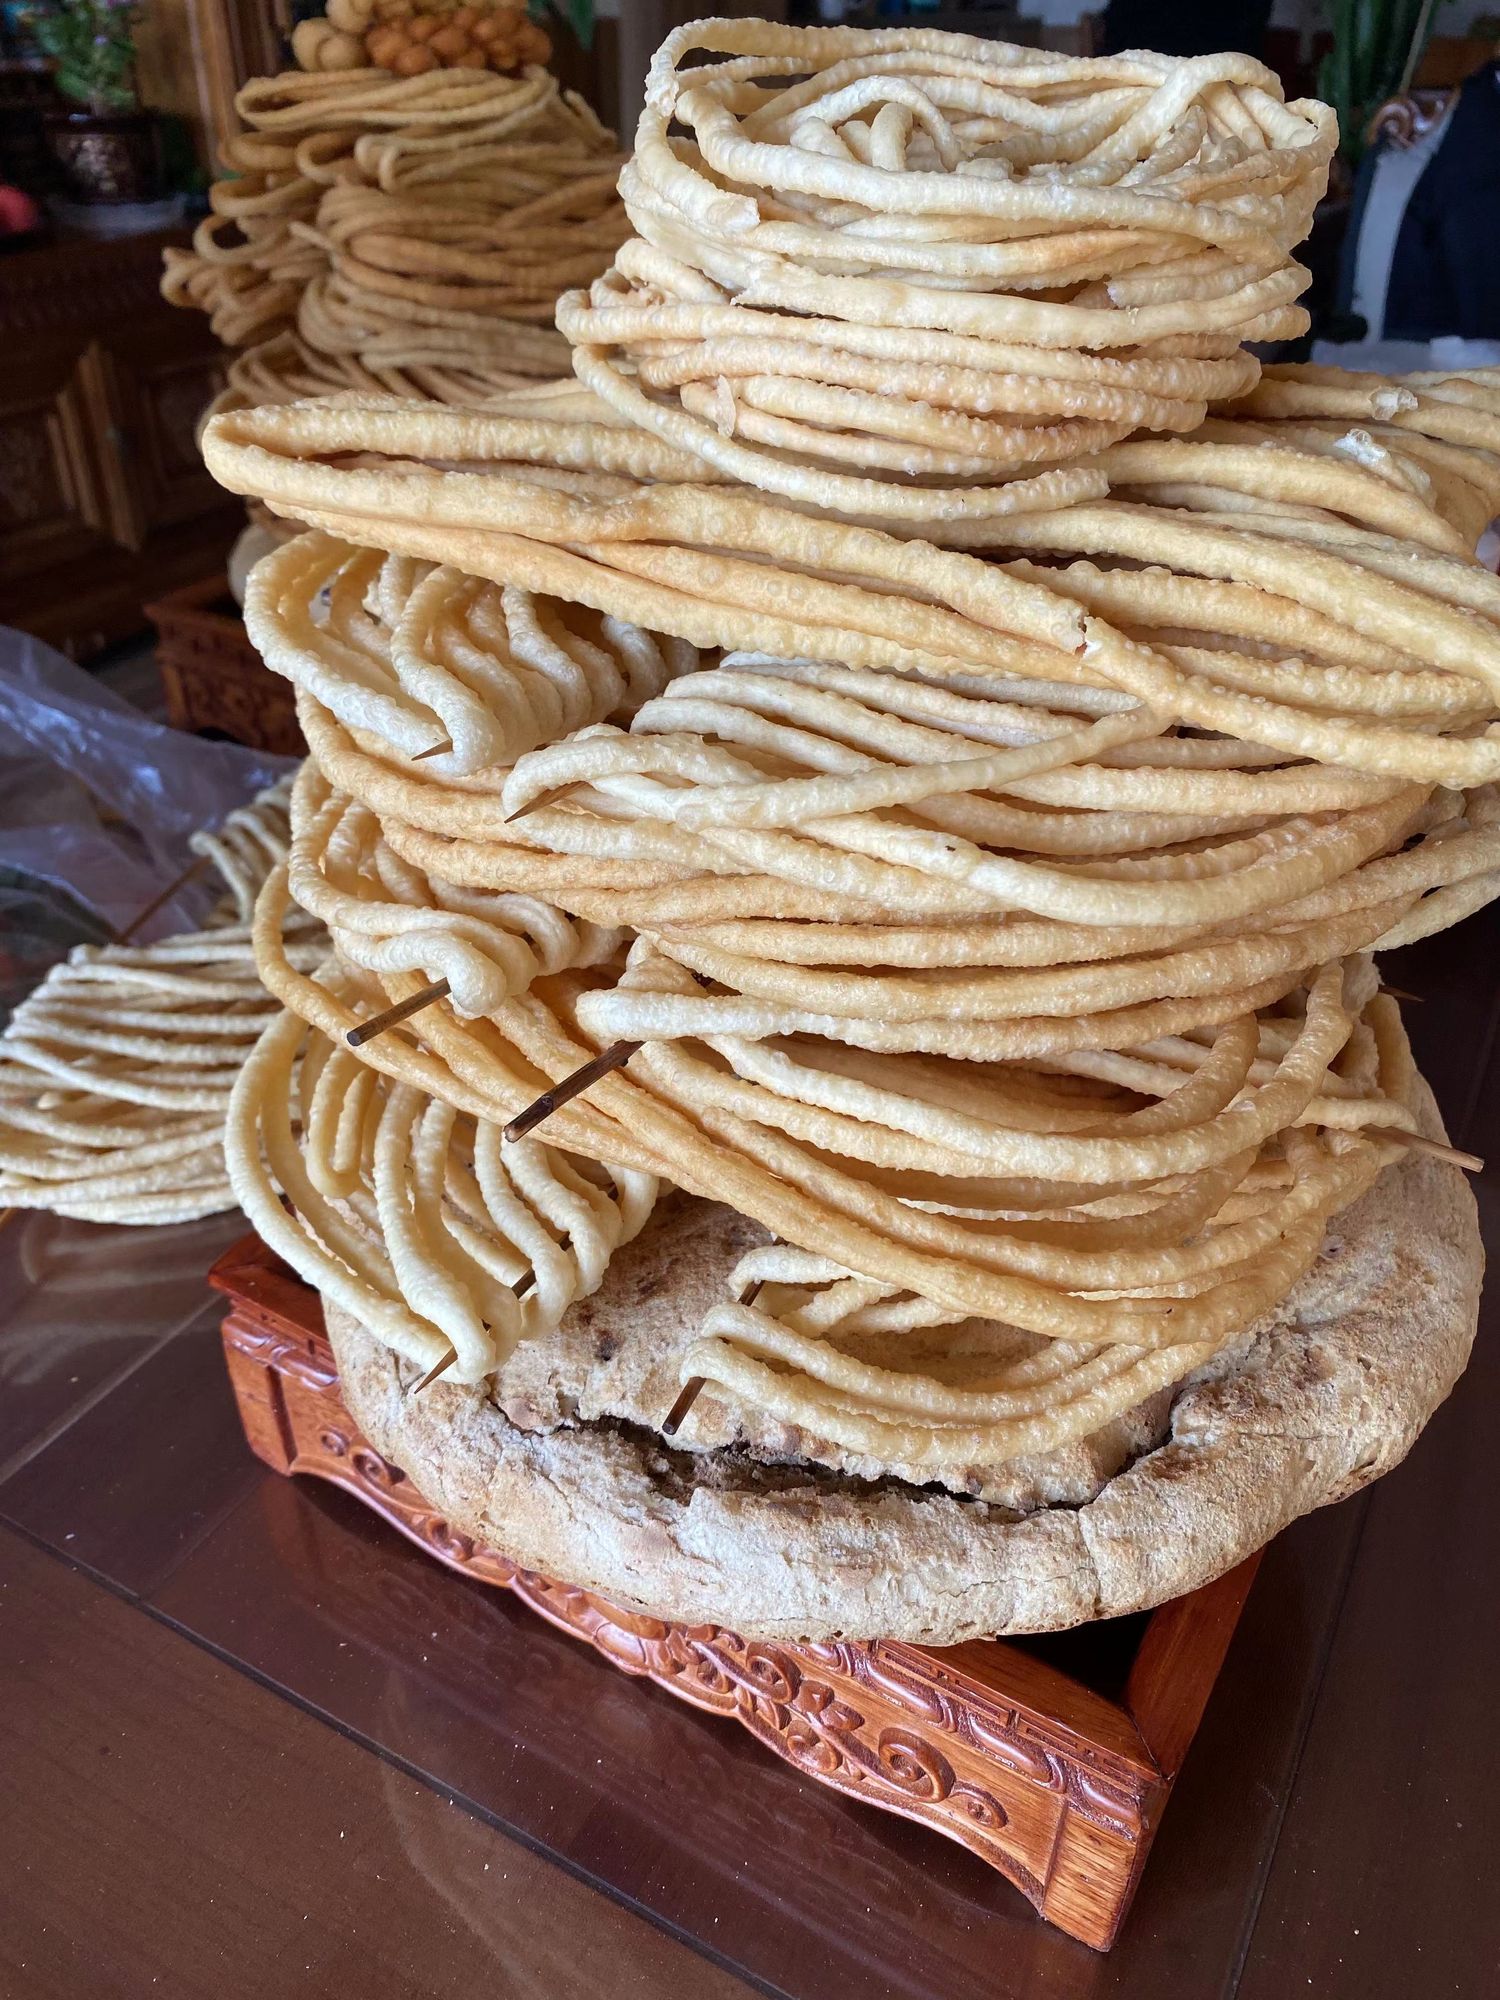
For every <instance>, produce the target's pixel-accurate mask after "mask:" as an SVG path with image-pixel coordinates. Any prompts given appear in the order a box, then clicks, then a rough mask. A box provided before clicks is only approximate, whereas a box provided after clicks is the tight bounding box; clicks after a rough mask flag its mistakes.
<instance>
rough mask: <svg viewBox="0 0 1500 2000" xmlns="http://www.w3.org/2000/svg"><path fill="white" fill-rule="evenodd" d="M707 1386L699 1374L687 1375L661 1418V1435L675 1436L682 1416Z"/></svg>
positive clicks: (680, 1424)
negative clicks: (671, 1403)
mask: <svg viewBox="0 0 1500 2000" xmlns="http://www.w3.org/2000/svg"><path fill="white" fill-rule="evenodd" d="M707 1386H708V1384H707V1383H706V1382H705V1381H704V1379H703V1377H702V1376H701V1375H691V1376H689V1377H688V1379H687V1381H686V1382H684V1383H683V1385H682V1389H681V1391H680V1393H679V1395H678V1397H677V1401H676V1402H675V1403H674V1404H673V1405H672V1407H671V1409H670V1410H668V1412H667V1414H666V1415H665V1416H664V1417H663V1418H662V1420H661V1434H662V1436H663V1437H676V1435H677V1433H678V1431H679V1430H680V1429H681V1428H682V1420H683V1418H684V1417H685V1416H686V1415H687V1413H688V1411H689V1410H690V1409H691V1408H692V1407H693V1405H694V1403H696V1402H697V1400H698V1397H699V1394H700V1393H701V1391H702V1390H704V1389H706V1388H707Z"/></svg>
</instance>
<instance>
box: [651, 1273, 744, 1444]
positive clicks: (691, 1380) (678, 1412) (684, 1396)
mask: <svg viewBox="0 0 1500 2000" xmlns="http://www.w3.org/2000/svg"><path fill="white" fill-rule="evenodd" d="M765 1282H766V1281H765V1279H764V1278H757V1279H756V1281H755V1283H754V1284H753V1285H750V1286H749V1287H747V1289H746V1290H745V1291H743V1292H741V1294H740V1296H739V1299H738V1301H737V1303H738V1304H740V1305H742V1306H748V1305H753V1304H754V1302H755V1299H756V1297H757V1296H758V1295H759V1292H760V1288H761V1286H762V1285H763V1284H764V1283H765ZM707 1387H708V1383H707V1381H706V1380H705V1378H704V1377H703V1376H702V1375H690V1376H689V1377H688V1379H687V1380H686V1382H684V1383H683V1385H682V1388H681V1389H680V1390H679V1392H678V1396H677V1401H676V1402H675V1403H674V1404H673V1405H672V1407H671V1409H670V1410H668V1412H667V1414H666V1415H665V1416H664V1417H663V1418H662V1424H661V1434H662V1436H663V1437H676V1435H677V1433H678V1431H680V1430H681V1429H682V1424H683V1419H684V1418H685V1417H686V1416H687V1413H688V1411H689V1410H690V1409H691V1408H692V1407H693V1405H694V1403H696V1402H697V1400H698V1398H699V1396H700V1395H701V1394H702V1393H703V1391H704V1390H705V1389H706V1388H707Z"/></svg>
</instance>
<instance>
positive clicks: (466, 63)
mask: <svg viewBox="0 0 1500 2000" xmlns="http://www.w3.org/2000/svg"><path fill="white" fill-rule="evenodd" d="M292 50H293V53H294V54H295V56H296V58H297V61H298V63H299V64H300V65H301V67H302V68H303V69H306V70H315V69H325V70H331V69H363V68H374V69H387V70H390V71H391V73H392V74H393V75H394V76H423V75H425V74H426V73H427V71H429V70H434V69H491V70H498V71H499V72H501V74H510V73H512V72H513V71H515V70H518V69H523V68H525V67H526V65H527V64H529V63H544V62H546V60H547V58H548V57H549V56H550V55H551V53H552V43H551V41H550V39H549V38H548V36H547V33H546V31H545V30H544V29H542V28H539V27H538V26H537V25H536V23H535V22H534V21H533V20H531V19H530V18H529V16H528V15H527V13H526V9H525V7H524V6H523V5H522V4H521V0H498V4H481V5H478V6H475V5H473V4H469V0H464V4H460V0H329V5H328V12H327V16H326V18H324V19H321V20H316V21H304V22H302V24H301V25H300V26H299V27H298V28H297V30H296V31H295V33H294V34H293V36H292Z"/></svg>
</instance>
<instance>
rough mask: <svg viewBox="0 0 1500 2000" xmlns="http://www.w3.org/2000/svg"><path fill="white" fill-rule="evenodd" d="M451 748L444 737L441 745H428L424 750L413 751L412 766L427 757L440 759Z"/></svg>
mask: <svg viewBox="0 0 1500 2000" xmlns="http://www.w3.org/2000/svg"><path fill="white" fill-rule="evenodd" d="M452 748H453V745H452V743H451V742H450V740H449V739H448V738H447V737H446V736H445V737H444V738H443V740H442V742H441V743H429V744H428V746H427V748H426V749H425V750H414V751H413V752H412V758H411V761H412V762H413V763H414V764H420V763H422V762H424V761H425V759H427V758H428V757H442V756H444V755H446V753H447V752H448V751H449V750H451V749H452Z"/></svg>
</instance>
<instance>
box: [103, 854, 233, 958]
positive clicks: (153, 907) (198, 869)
mask: <svg viewBox="0 0 1500 2000" xmlns="http://www.w3.org/2000/svg"><path fill="white" fill-rule="evenodd" d="M212 866H213V858H212V856H211V855H207V854H200V855H199V856H198V858H197V860H196V861H190V862H189V863H188V865H187V867H186V868H184V869H183V871H182V873H181V874H180V875H179V876H178V877H177V879H176V881H175V882H169V883H168V884H167V886H166V888H165V889H163V890H162V892H161V894H160V895H159V896H154V897H153V898H152V899H151V901H150V902H149V903H148V904H147V905H146V907H145V909H144V910H141V911H140V912H139V913H138V914H137V915H135V916H134V917H132V918H131V920H130V922H129V923H128V924H127V925H126V926H125V928H124V930H122V931H116V932H115V943H116V944H129V942H130V940H131V939H132V938H133V937H134V936H135V934H136V932H137V931H138V930H140V929H142V928H143V927H144V926H145V925H146V924H149V923H150V921H151V919H152V918H153V917H154V916H155V915H156V913H157V911H158V910H159V909H160V908H161V907H162V905H163V904H164V903H170V902H171V900H172V898H173V897H174V896H175V895H176V894H177V893H178V891H179V890H181V889H186V888H187V886H188V884H189V883H191V882H196V881H197V879H198V877H199V876H200V875H202V874H204V873H205V872H206V871H207V870H208V869H210V868H212Z"/></svg>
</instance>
